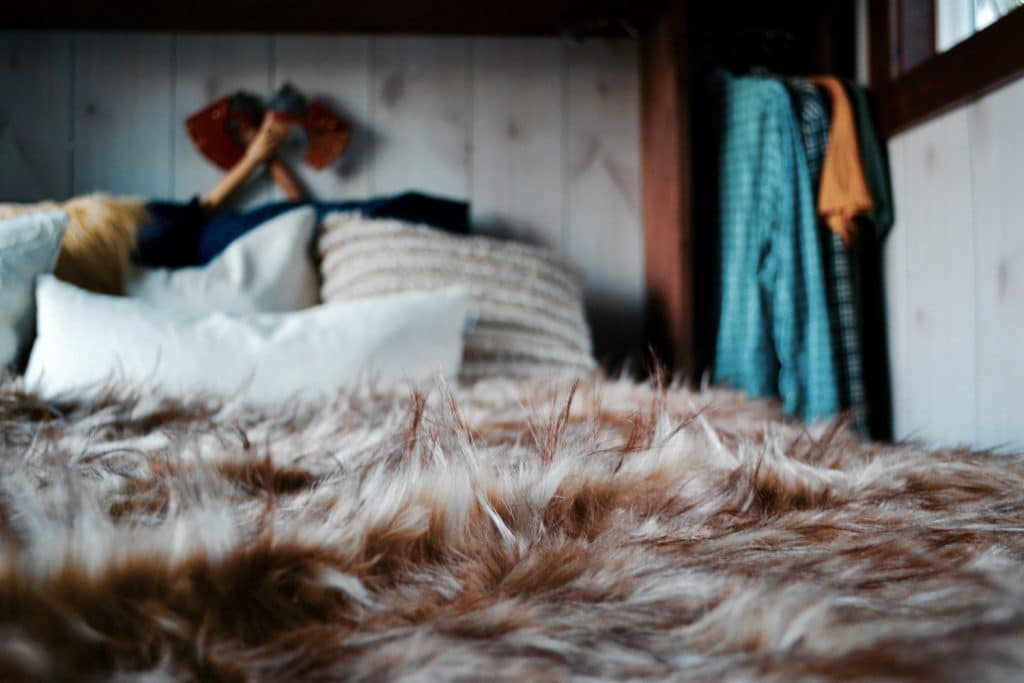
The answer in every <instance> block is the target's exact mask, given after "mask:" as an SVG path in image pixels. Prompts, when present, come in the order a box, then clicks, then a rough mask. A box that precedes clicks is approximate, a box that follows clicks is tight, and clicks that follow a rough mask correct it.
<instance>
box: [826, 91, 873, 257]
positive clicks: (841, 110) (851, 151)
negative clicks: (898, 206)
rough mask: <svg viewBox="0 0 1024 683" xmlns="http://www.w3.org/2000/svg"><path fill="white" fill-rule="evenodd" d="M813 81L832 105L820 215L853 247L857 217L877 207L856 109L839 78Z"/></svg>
mask: <svg viewBox="0 0 1024 683" xmlns="http://www.w3.org/2000/svg"><path fill="white" fill-rule="evenodd" d="M810 81H811V83H813V84H815V85H818V86H821V88H823V89H824V90H825V91H826V92H827V93H828V96H829V99H830V100H831V103H832V122H831V126H830V130H829V138H828V148H827V149H826V150H825V161H824V165H823V166H822V169H821V186H820V188H819V189H818V213H820V214H821V216H822V218H824V219H825V223H826V224H827V225H828V227H829V228H831V229H832V231H833V232H834V233H836V234H837V235H839V236H840V237H842V238H843V242H845V243H846V244H847V245H852V244H853V243H854V239H855V236H856V226H855V223H854V218H855V217H856V216H858V215H859V214H862V213H866V212H868V211H870V210H871V209H872V208H874V203H873V202H872V197H871V193H870V192H869V191H868V186H867V181H866V180H865V179H864V169H863V167H862V166H861V160H860V145H859V144H858V140H857V124H856V121H855V118H854V114H853V106H852V105H851V104H850V100H849V98H848V97H847V95H846V90H845V89H844V88H843V84H842V83H841V82H840V81H839V79H837V78H835V77H833V76H816V77H814V78H811V79H810Z"/></svg>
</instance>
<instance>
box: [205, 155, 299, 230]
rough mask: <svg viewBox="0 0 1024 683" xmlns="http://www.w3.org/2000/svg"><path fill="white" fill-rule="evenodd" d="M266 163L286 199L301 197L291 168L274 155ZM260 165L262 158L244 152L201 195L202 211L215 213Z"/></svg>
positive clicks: (297, 181) (296, 179) (297, 182)
mask: <svg viewBox="0 0 1024 683" xmlns="http://www.w3.org/2000/svg"><path fill="white" fill-rule="evenodd" d="M267 163H268V165H269V166H270V174H271V177H272V178H273V179H274V182H275V183H277V184H278V185H279V186H280V187H281V189H282V190H283V191H284V193H285V196H286V197H288V199H294V200H301V199H303V195H304V193H303V191H302V184H301V183H300V182H299V180H298V178H296V177H295V175H294V174H293V173H292V172H291V169H289V168H288V167H287V166H285V165H284V163H282V162H281V161H280V160H279V159H277V158H275V157H271V158H270V160H269V161H268V162H267ZM262 165H263V160H262V159H259V158H257V157H255V156H251V155H248V154H246V155H245V156H244V157H242V160H241V161H239V162H238V163H237V164H235V165H234V167H232V169H231V170H230V171H228V172H227V173H226V174H225V175H224V177H223V178H221V179H220V181H219V182H218V183H217V184H216V185H215V186H214V187H213V189H211V190H210V191H209V192H207V193H206V194H204V195H203V196H202V198H201V200H200V204H201V206H202V207H203V211H204V212H205V213H206V214H207V215H209V214H213V213H216V212H217V211H218V210H219V209H220V207H221V206H222V205H223V204H224V202H226V201H227V199H228V197H230V196H231V195H232V194H234V193H235V190H237V189H238V188H240V187H241V186H242V185H244V184H245V181H246V180H248V179H249V177H250V176H251V175H252V174H253V172H254V171H255V170H256V169H257V168H259V167H260V166H262Z"/></svg>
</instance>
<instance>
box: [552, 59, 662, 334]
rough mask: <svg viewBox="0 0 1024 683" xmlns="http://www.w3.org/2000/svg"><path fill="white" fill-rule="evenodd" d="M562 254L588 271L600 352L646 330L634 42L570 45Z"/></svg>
mask: <svg viewBox="0 0 1024 683" xmlns="http://www.w3.org/2000/svg"><path fill="white" fill-rule="evenodd" d="M565 69H566V75H565V78H566V129H565V136H566V138H565V143H564V144H565V145H566V168H565V182H566V188H565V201H566V209H565V210H566V226H565V230H566V231H565V242H564V245H563V253H564V255H565V257H566V258H567V259H568V260H569V262H570V263H571V264H573V265H574V266H576V267H577V268H579V269H580V270H581V271H582V272H583V275H584V278H585V284H586V290H587V302H588V313H589V315H590V317H591V320H592V321H593V324H594V327H595V341H596V342H597V344H598V352H599V353H600V352H602V351H604V350H605V349H612V348H622V347H626V346H629V347H633V346H635V345H636V344H635V343H636V342H637V341H638V340H639V339H640V338H641V336H642V333H643V316H642V313H643V299H644V267H643V263H644V254H643V251H644V245H643V230H642V224H641V215H640V211H641V209H640V154H639V140H640V123H639V85H640V80H639V66H638V62H637V49H636V45H635V44H634V43H627V42H608V41H588V42H584V43H580V44H567V45H566V46H565Z"/></svg>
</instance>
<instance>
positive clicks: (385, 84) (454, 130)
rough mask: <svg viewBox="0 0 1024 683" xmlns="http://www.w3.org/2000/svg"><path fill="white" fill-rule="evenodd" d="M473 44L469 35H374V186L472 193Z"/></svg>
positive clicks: (388, 190) (379, 190)
mask: <svg viewBox="0 0 1024 683" xmlns="http://www.w3.org/2000/svg"><path fill="white" fill-rule="evenodd" d="M467 51H468V43H467V39H465V38H444V37H434V36H422V37H421V36H416V37H397V38H395V37H376V38H374V39H373V57H372V59H373V75H372V78H373V100H372V107H373V120H374V129H375V141H374V142H375V144H374V156H373V183H372V186H371V188H372V190H373V192H374V193H376V194H390V193H393V192H401V191H404V190H408V189H420V190H424V191H427V192H433V193H436V194H440V195H447V196H452V197H466V196H468V195H469V151H470V135H471V130H472V124H471V121H472V112H471V110H470V106H469V105H470V96H469V65H468V63H467Z"/></svg>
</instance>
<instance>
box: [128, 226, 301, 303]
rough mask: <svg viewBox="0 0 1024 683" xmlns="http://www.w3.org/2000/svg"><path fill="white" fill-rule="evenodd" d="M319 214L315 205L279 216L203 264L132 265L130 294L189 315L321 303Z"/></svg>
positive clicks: (129, 273)
mask: <svg viewBox="0 0 1024 683" xmlns="http://www.w3.org/2000/svg"><path fill="white" fill-rule="evenodd" d="M315 228H316V212H315V211H314V210H313V208H312V207H310V206H305V207H299V208H296V209H292V210H291V211H288V212H286V213H283V214H280V215H278V216H275V217H274V218H272V219H270V220H268V221H266V222H265V223H263V224H262V225H260V226H259V227H257V228H255V229H254V230H252V231H251V232H249V233H246V234H245V235H243V236H242V237H240V238H239V239H237V240H235V241H234V242H232V243H231V244H230V245H229V246H228V247H227V249H225V250H224V251H222V252H221V253H220V254H219V255H218V256H217V257H216V258H215V259H213V260H212V261H210V262H209V263H207V264H206V265H203V266H192V267H186V268H147V267H145V266H139V265H135V264H130V265H129V266H128V272H127V275H126V276H125V282H124V293H125V294H126V295H127V296H130V297H133V298H136V299H141V300H143V301H147V302H149V303H152V304H155V305H158V306H162V307H164V308H171V309H174V310H180V311H185V312H189V313H214V312H218V311H222V312H225V313H257V312H281V311H297V310H300V309H303V308H309V307H310V306H313V305H315V304H316V303H317V302H318V301H319V291H318V289H319V284H320V282H319V278H318V276H317V271H316V265H315V264H314V263H313V259H312V256H311V253H310V252H311V250H312V242H313V232H314V230H315Z"/></svg>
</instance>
